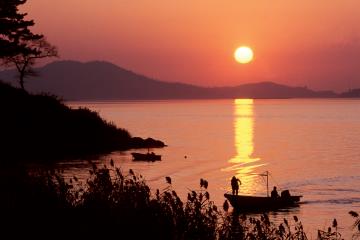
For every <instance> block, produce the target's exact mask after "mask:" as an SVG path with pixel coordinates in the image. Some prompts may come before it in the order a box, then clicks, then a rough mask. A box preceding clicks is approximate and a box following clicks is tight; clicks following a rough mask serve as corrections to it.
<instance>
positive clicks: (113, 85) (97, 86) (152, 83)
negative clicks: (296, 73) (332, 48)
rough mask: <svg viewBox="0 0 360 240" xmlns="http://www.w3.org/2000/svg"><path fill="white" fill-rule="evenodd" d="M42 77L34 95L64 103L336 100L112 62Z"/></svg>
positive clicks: (31, 85)
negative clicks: (155, 73)
mask: <svg viewBox="0 0 360 240" xmlns="http://www.w3.org/2000/svg"><path fill="white" fill-rule="evenodd" d="M37 72H38V73H39V76H37V77H35V78H34V79H31V78H30V79H27V84H26V85H25V87H26V88H27V89H28V90H29V91H30V92H34V93H39V92H48V93H51V94H55V95H58V96H60V97H62V98H64V99H65V100H152V99H153V100H156V99H212V98H320V97H336V96H337V95H336V94H335V93H334V92H331V91H320V92H319V91H313V90H310V89H308V88H306V87H290V86H286V85H280V84H276V83H273V82H260V83H251V84H243V85H239V86H235V87H212V88H210V87H200V86H195V85H190V84H184V83H173V82H165V81H159V80H154V79H151V78H148V77H146V76H142V75H139V74H136V73H134V72H131V71H129V70H126V69H123V68H121V67H119V66H116V65H114V64H112V63H109V62H102V61H92V62H86V63H81V62H77V61H56V62H53V63H50V64H47V65H45V66H44V67H41V68H38V69H37ZM15 77H16V72H15V71H13V70H7V71H2V72H0V79H2V80H4V81H6V82H12V83H13V84H14V83H15V82H16V79H15Z"/></svg>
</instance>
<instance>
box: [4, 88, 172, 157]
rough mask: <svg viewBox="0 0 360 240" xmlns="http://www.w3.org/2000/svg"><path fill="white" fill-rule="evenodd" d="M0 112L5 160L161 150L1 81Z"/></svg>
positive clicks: (148, 141) (150, 141) (44, 96)
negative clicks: (135, 149)
mask: <svg viewBox="0 0 360 240" xmlns="http://www.w3.org/2000/svg"><path fill="white" fill-rule="evenodd" d="M0 108H1V110H2V114H1V118H0V132H1V138H0V144H1V146H2V153H1V154H2V158H1V159H4V160H5V159H6V160H7V161H8V162H9V161H13V160H17V161H24V162H26V161H30V160H32V161H35V160H51V159H55V160H56V159H69V158H80V157H84V156H89V155H93V154H102V153H108V152H111V151H115V150H127V149H131V148H147V147H164V146H165V144H164V143H163V142H161V141H157V140H154V139H145V140H144V139H142V138H138V137H135V138H134V137H132V136H131V135H130V133H129V132H128V131H127V130H125V129H121V128H117V127H116V126H115V125H114V124H113V123H110V122H107V121H105V120H103V119H102V118H100V116H99V115H98V113H96V112H94V111H91V110H89V109H86V108H80V109H71V108H69V107H68V106H66V105H65V104H64V103H63V102H62V101H61V100H60V99H58V98H57V97H56V96H51V95H47V94H40V95H32V94H29V93H27V92H25V91H23V90H21V89H18V88H14V87H12V86H10V85H8V84H5V83H1V82H0ZM8 162H6V163H8ZM4 163H5V162H3V163H2V164H4Z"/></svg>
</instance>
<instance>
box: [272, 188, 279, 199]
mask: <svg viewBox="0 0 360 240" xmlns="http://www.w3.org/2000/svg"><path fill="white" fill-rule="evenodd" d="M278 197H279V193H278V192H277V190H276V187H275V186H274V188H273V190H272V191H271V198H278Z"/></svg>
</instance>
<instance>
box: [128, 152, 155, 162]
mask: <svg viewBox="0 0 360 240" xmlns="http://www.w3.org/2000/svg"><path fill="white" fill-rule="evenodd" d="M131 155H132V156H133V160H134V161H160V160H161V155H156V154H151V153H146V154H144V153H131Z"/></svg>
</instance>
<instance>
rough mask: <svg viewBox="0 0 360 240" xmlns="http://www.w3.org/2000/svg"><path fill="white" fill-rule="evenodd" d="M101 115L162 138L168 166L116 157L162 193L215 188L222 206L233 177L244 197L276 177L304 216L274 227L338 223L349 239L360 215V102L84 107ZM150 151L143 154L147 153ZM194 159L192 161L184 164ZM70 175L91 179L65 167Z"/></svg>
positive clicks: (137, 133)
mask: <svg viewBox="0 0 360 240" xmlns="http://www.w3.org/2000/svg"><path fill="white" fill-rule="evenodd" d="M69 105H70V106H71V107H74V108H76V107H79V106H82V107H88V108H90V109H93V110H96V111H98V112H99V113H100V115H101V116H102V117H104V118H105V119H107V120H108V121H112V122H114V123H115V124H116V125H117V126H119V127H123V128H126V129H128V130H129V131H130V132H131V134H132V135H134V136H140V137H145V138H146V137H153V138H157V139H160V140H163V141H164V142H165V143H166V144H168V147H167V148H164V149H154V151H155V152H156V153H158V154H161V155H162V158H163V160H162V161H161V162H155V163H147V162H133V161H132V160H131V156H130V152H114V153H112V154H110V155H108V156H105V157H103V159H101V161H102V162H105V163H108V161H109V159H110V158H112V159H114V161H115V164H116V165H117V166H120V167H121V168H122V169H124V170H128V169H129V168H132V169H134V170H135V171H137V172H138V173H141V174H142V175H143V176H144V177H145V178H146V180H147V182H148V183H149V184H150V185H151V186H152V187H153V188H154V189H155V188H160V189H162V188H164V187H166V184H165V181H164V177H165V176H171V177H172V179H173V185H174V188H175V189H176V190H177V192H178V193H179V194H180V195H182V196H183V197H184V199H185V196H186V194H187V192H188V191H189V189H198V188H199V179H200V178H204V179H207V180H208V181H209V192H210V195H211V198H212V200H214V201H215V202H216V203H217V204H219V205H221V204H222V203H223V201H224V197H223V194H224V193H226V192H227V191H230V190H231V187H230V184H229V183H230V178H231V177H232V176H233V175H236V176H237V177H239V178H240V179H241V181H242V186H241V188H240V192H241V194H248V195H260V196H265V195H266V185H265V181H264V179H263V178H262V177H259V176H257V175H256V174H258V173H262V172H264V171H270V173H271V177H270V179H269V180H270V187H272V186H273V185H276V186H278V188H279V189H280V190H283V189H290V191H291V193H293V194H301V195H303V196H304V197H303V202H304V203H303V204H302V205H301V207H300V208H296V209H293V210H291V211H290V212H280V213H273V214H271V215H272V218H273V220H274V221H282V219H283V218H284V217H287V218H292V216H293V215H297V216H299V217H300V218H301V220H302V222H303V223H304V224H305V228H306V230H307V231H308V233H309V236H310V238H313V239H315V238H316V231H315V230H316V229H318V228H321V229H325V228H327V227H328V226H330V225H331V221H332V219H333V218H334V217H335V218H337V220H338V222H339V225H340V226H341V232H343V233H344V234H345V238H349V237H350V233H351V229H350V227H351V225H352V223H353V219H352V218H351V217H350V216H349V215H348V212H349V211H350V210H355V211H358V212H360V147H359V144H360V100H333V99H332V100H324V99H321V100H318V99H308V100H299V99H298V100H296V99H293V100H251V99H237V100H206V101H205V100H195V101H190V100H187V101H150V102H142V101H141V102H96V103H94V102H76V103H69ZM146 151H147V150H144V151H143V152H146ZM185 156H186V157H185ZM63 167H64V168H66V170H67V171H66V172H67V173H68V174H76V175H84V177H86V175H87V173H88V171H87V170H86V169H84V168H78V167H77V165H72V164H63Z"/></svg>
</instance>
